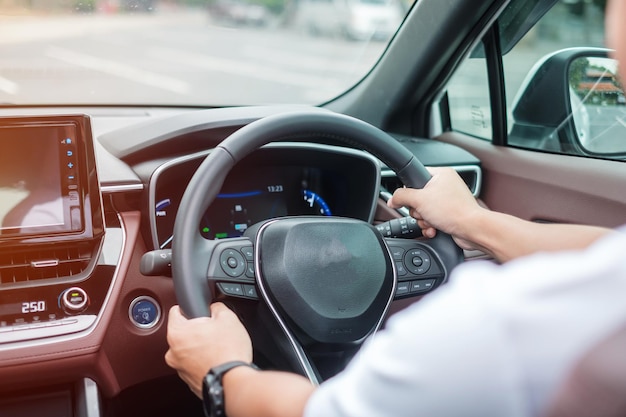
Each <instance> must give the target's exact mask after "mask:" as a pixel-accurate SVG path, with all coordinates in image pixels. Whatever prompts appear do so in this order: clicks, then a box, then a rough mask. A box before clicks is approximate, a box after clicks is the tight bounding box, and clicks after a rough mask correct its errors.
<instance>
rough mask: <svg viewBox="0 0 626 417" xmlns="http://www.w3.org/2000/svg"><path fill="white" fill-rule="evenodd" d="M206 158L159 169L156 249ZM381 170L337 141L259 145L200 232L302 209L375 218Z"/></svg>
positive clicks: (166, 238)
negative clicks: (327, 146) (339, 148)
mask: <svg viewBox="0 0 626 417" xmlns="http://www.w3.org/2000/svg"><path fill="white" fill-rule="evenodd" d="M201 162H202V158H201V157H198V158H194V159H187V160H181V161H180V162H178V161H174V162H173V163H171V164H170V165H168V166H165V167H163V168H162V169H160V170H158V171H157V172H156V173H155V174H154V175H153V177H152V179H151V191H150V193H151V208H150V209H151V211H152V213H150V215H151V217H152V219H153V220H152V227H153V229H152V234H153V242H154V246H155V248H159V249H167V248H170V247H171V242H172V232H173V230H174V222H175V219H176V215H177V211H178V206H179V204H180V201H181V199H182V195H183V193H184V191H185V190H184V188H185V187H184V185H185V184H187V183H188V182H189V180H190V179H191V177H192V176H193V173H194V172H195V170H196V169H197V168H198V166H199V165H200V163H201ZM378 169H379V166H378V165H377V163H376V162H375V161H373V160H372V159H370V158H367V157H364V156H363V155H361V154H358V155H354V154H352V153H344V152H342V151H337V150H336V149H335V148H332V149H325V148H319V147H311V148H307V147H303V146H297V147H294V148H291V147H289V146H285V147H284V148H282V147H278V146H277V147H272V148H262V149H259V150H257V151H256V152H255V153H253V154H252V155H249V156H248V157H247V158H245V159H244V160H242V161H241V162H240V163H238V164H237V166H235V167H234V168H233V169H232V170H231V172H230V173H229V174H228V176H227V178H226V180H225V182H224V184H223V185H222V188H221V190H220V193H219V194H218V195H217V196H216V198H215V200H214V201H213V203H211V206H210V207H209V208H208V209H207V211H206V212H205V214H204V215H203V217H202V218H201V220H200V224H199V225H198V232H199V233H200V235H201V236H203V237H204V238H206V239H225V238H231V237H240V236H242V235H243V233H244V232H245V231H246V230H247V229H248V228H249V227H250V226H252V225H253V224H255V223H258V222H260V221H263V220H268V219H272V218H276V217H283V216H297V215H319V216H343V217H352V218H357V219H361V220H364V221H369V220H370V219H371V217H372V216H373V212H374V208H375V202H376V199H377V197H378V193H377V190H378V182H379V177H378ZM181 185H182V186H181ZM370 190H371V191H370Z"/></svg>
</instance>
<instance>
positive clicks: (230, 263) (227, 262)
mask: <svg viewBox="0 0 626 417" xmlns="http://www.w3.org/2000/svg"><path fill="white" fill-rule="evenodd" d="M220 265H221V266H222V271H224V272H225V273H226V275H228V276H229V277H233V278H235V277H238V276H241V275H242V274H243V273H244V272H245V270H246V267H247V262H246V260H245V259H244V258H243V255H242V254H241V253H240V252H239V251H238V250H235V249H225V250H224V251H223V252H222V253H221V254H220Z"/></svg>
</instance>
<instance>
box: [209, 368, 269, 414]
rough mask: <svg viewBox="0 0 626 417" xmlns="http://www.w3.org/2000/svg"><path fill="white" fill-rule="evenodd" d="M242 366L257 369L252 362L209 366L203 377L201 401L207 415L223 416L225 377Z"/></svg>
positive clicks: (224, 407)
mask: <svg viewBox="0 0 626 417" xmlns="http://www.w3.org/2000/svg"><path fill="white" fill-rule="evenodd" d="M242 368H246V369H249V370H256V369H258V367H257V366H256V365H254V364H253V363H249V362H244V361H231V362H226V363H224V364H221V365H218V366H215V367H213V368H211V369H210V370H209V372H208V373H207V374H206V376H205V377H204V378H203V381H202V403H203V406H204V412H205V415H206V416H207V417H223V416H225V415H226V412H225V409H226V404H225V403H226V401H225V398H226V397H225V394H224V393H225V389H224V384H225V383H226V382H225V379H227V375H228V374H230V373H231V372H235V370H237V369H242ZM231 386H232V384H231Z"/></svg>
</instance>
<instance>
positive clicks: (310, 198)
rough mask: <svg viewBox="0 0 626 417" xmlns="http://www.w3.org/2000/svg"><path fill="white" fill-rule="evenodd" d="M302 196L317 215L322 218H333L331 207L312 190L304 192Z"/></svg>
mask: <svg viewBox="0 0 626 417" xmlns="http://www.w3.org/2000/svg"><path fill="white" fill-rule="evenodd" d="M302 195H303V196H304V201H305V202H306V204H307V205H308V206H309V207H310V208H311V209H313V210H315V212H316V213H318V214H321V215H322V216H332V215H333V213H332V212H331V211H330V207H328V204H326V201H324V199H323V198H322V197H320V196H319V194H316V193H314V192H313V191H310V190H302Z"/></svg>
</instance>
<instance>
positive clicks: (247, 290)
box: [243, 284, 259, 300]
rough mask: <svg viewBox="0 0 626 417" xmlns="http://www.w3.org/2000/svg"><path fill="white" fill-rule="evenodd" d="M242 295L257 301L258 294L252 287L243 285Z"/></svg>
mask: <svg viewBox="0 0 626 417" xmlns="http://www.w3.org/2000/svg"><path fill="white" fill-rule="evenodd" d="M243 295H244V296H246V297H247V298H252V299H255V300H258V299H259V294H258V293H257V291H256V287H255V286H254V285H249V284H243Z"/></svg>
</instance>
